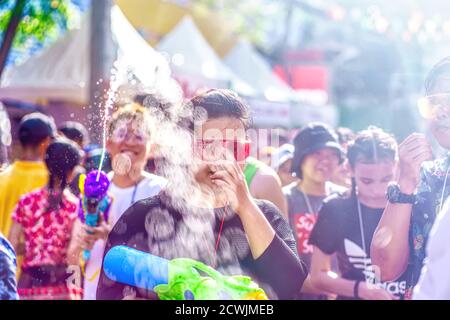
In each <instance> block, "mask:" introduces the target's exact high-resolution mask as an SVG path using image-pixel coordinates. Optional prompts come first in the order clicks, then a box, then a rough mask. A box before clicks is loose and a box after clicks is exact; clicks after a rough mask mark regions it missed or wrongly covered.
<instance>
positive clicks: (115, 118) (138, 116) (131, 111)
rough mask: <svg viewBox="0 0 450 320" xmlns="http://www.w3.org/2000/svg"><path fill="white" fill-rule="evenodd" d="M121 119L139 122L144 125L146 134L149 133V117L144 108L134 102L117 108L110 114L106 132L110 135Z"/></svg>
mask: <svg viewBox="0 0 450 320" xmlns="http://www.w3.org/2000/svg"><path fill="white" fill-rule="evenodd" d="M121 120H128V121H131V122H135V121H136V122H141V123H143V124H144V125H145V128H146V131H147V134H149V135H150V131H151V126H150V117H149V113H148V111H147V109H146V108H144V107H143V106H142V105H141V104H138V103H136V102H134V103H130V104H126V105H124V106H122V107H120V108H119V109H117V110H116V111H115V112H114V113H113V114H112V116H111V120H110V121H109V123H108V133H109V135H111V134H112V133H113V132H114V130H115V129H116V128H117V124H118V123H119V122H120V121H121Z"/></svg>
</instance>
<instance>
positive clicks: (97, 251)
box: [73, 103, 166, 300]
mask: <svg viewBox="0 0 450 320" xmlns="http://www.w3.org/2000/svg"><path fill="white" fill-rule="evenodd" d="M152 128H153V126H152V120H151V119H150V114H149V113H148V111H147V109H146V108H144V107H143V106H142V105H140V104H137V103H132V104H128V105H125V106H122V107H121V108H119V109H118V110H117V111H116V112H114V113H113V114H112V116H111V119H110V120H109V122H108V126H107V132H108V134H107V139H106V149H107V150H108V153H109V155H110V157H111V159H112V171H111V172H109V173H108V178H109V179H110V181H111V184H110V185H109V188H108V193H109V194H110V195H111V197H112V198H113V201H112V203H111V207H110V208H109V218H108V219H109V221H101V223H100V224H99V226H98V227H96V228H93V229H90V228H89V227H87V226H86V225H85V224H82V223H81V221H79V220H77V222H76V224H75V231H74V233H75V234H76V240H75V242H78V246H76V247H77V248H82V249H88V250H92V251H91V258H90V259H89V261H88V263H87V264H86V269H85V277H84V292H83V294H84V299H85V300H95V296H96V291H97V283H98V279H99V274H100V267H101V263H102V260H101V259H102V255H103V249H104V247H105V240H106V237H107V235H108V233H109V231H110V230H111V228H112V227H113V226H114V225H115V223H116V222H117V220H119V218H120V216H121V215H122V214H123V213H124V212H125V210H127V209H128V208H129V207H130V206H131V205H133V204H134V203H135V202H136V201H138V200H141V199H144V198H148V197H151V196H154V195H156V194H158V192H160V191H161V188H162V187H163V186H164V184H165V183H166V181H165V179H164V178H162V177H160V176H157V175H154V174H151V173H149V172H146V171H145V165H146V163H147V159H148V157H149V155H150V152H151V146H152V142H153V139H152V135H153V134H154V133H155V132H154V131H153V130H152ZM95 169H97V168H95ZM87 231H91V232H92V234H88V233H87ZM76 262H77V261H74V262H73V264H76Z"/></svg>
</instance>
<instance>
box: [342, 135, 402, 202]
mask: <svg viewBox="0 0 450 320" xmlns="http://www.w3.org/2000/svg"><path fill="white" fill-rule="evenodd" d="M397 157H398V146H397V142H396V140H395V138H394V137H393V136H392V135H390V134H388V133H386V132H384V131H383V130H382V129H380V128H377V127H375V126H369V127H368V128H367V129H366V130H363V131H360V132H358V133H357V134H356V137H355V139H354V140H353V141H351V142H350V143H349V145H348V149H347V158H348V162H349V164H350V167H351V168H352V169H354V168H355V165H356V163H357V162H363V163H371V164H375V163H377V162H379V161H382V160H392V161H394V160H396V159H397ZM351 193H352V194H356V182H355V178H353V177H352V187H351Z"/></svg>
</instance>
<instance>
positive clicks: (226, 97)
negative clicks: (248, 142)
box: [189, 89, 250, 131]
mask: <svg viewBox="0 0 450 320" xmlns="http://www.w3.org/2000/svg"><path fill="white" fill-rule="evenodd" d="M189 104H190V105H191V107H192V108H193V113H194V121H195V115H196V113H197V112H198V111H199V110H204V111H206V113H207V114H206V116H207V119H217V118H222V117H229V118H235V119H238V120H240V121H241V122H242V124H243V125H244V127H245V129H247V128H248V127H249V126H250V112H249V107H248V105H247V104H246V103H245V102H244V101H243V100H242V99H241V98H240V97H239V96H238V95H237V94H236V93H235V92H233V91H231V90H226V89H210V90H207V91H205V92H204V93H201V94H198V95H196V96H195V97H193V98H192V99H191V100H190V101H189ZM200 112H201V111H200ZM194 121H190V123H189V129H190V130H191V131H192V130H194Z"/></svg>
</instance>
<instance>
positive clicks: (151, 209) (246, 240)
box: [97, 89, 307, 300]
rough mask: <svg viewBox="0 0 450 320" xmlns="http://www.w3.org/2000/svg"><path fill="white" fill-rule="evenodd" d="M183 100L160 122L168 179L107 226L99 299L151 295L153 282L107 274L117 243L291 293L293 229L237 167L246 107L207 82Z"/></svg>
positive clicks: (245, 150) (278, 293)
mask: <svg viewBox="0 0 450 320" xmlns="http://www.w3.org/2000/svg"><path fill="white" fill-rule="evenodd" d="M185 107H186V109H185V110H190V112H184V111H183V112H178V114H184V115H185V116H183V118H184V120H183V119H179V120H178V121H176V123H178V124H173V123H164V120H163V119H160V121H158V125H159V126H158V127H157V130H156V131H157V132H158V133H159V134H160V136H161V137H160V138H159V137H158V138H157V139H158V141H159V144H160V145H159V146H158V152H159V153H161V154H160V155H158V156H163V157H164V158H165V159H166V161H164V163H163V164H162V165H163V167H161V168H160V171H161V172H163V174H162V175H163V176H164V177H166V178H167V185H166V187H165V188H164V189H163V190H162V191H161V192H160V193H159V194H158V195H157V196H154V197H151V198H148V199H144V200H141V201H138V202H137V203H135V204H134V205H133V206H131V207H130V208H129V209H128V210H127V211H126V212H125V213H124V214H123V215H122V216H121V218H120V219H119V221H118V222H117V223H116V225H115V226H114V228H113V229H112V231H111V233H110V234H109V236H108V240H107V244H106V249H105V255H104V257H103V267H102V271H101V275H100V281H99V286H98V289H97V299H105V300H111V299H157V297H156V296H155V292H154V290H153V288H148V287H139V286H138V285H137V284H136V285H131V284H129V283H128V284H127V283H121V282H120V281H116V279H117V278H116V277H114V276H113V277H111V276H110V277H108V276H107V273H106V272H105V265H106V263H105V260H106V259H105V256H106V255H107V254H108V252H109V250H110V249H111V248H113V247H116V246H126V247H129V248H132V249H136V250H138V251H142V252H145V253H150V254H152V255H155V256H158V257H160V258H164V259H168V260H171V259H176V258H190V259H193V260H196V261H199V262H202V263H204V264H206V265H208V266H210V267H212V268H214V269H216V270H217V271H219V272H220V273H222V274H225V275H237V276H239V275H246V276H250V277H251V278H252V279H253V281H255V282H256V283H257V284H258V285H259V286H260V287H262V288H263V289H264V290H265V293H266V295H267V296H268V297H269V298H278V299H291V298H294V297H295V294H296V293H297V292H299V291H300V288H301V286H302V284H303V281H304V279H305V278H306V275H307V271H306V268H305V265H304V264H303V263H302V262H301V261H300V259H299V257H298V255H297V250H296V244H295V239H294V236H293V234H292V231H291V230H290V228H289V224H288V222H287V221H286V220H285V219H284V218H283V217H282V214H281V213H280V211H279V209H277V207H276V206H275V205H273V204H272V203H270V202H268V201H265V200H256V199H254V198H253V197H252V196H251V194H250V191H249V189H248V186H247V184H246V182H245V178H244V174H243V172H242V168H243V167H244V165H245V159H246V157H248V155H249V146H250V142H249V141H248V140H247V135H246V128H247V125H248V123H249V110H248V106H247V105H246V104H245V103H244V102H243V101H242V100H241V99H240V98H239V96H237V95H236V94H235V93H234V92H232V91H229V90H222V89H212V90H209V91H207V92H205V93H202V94H199V95H197V96H195V97H194V98H192V99H191V100H190V103H187V104H185ZM189 114H191V115H192V116H189ZM164 137H165V139H166V140H161V139H164ZM163 142H164V143H163ZM127 260H129V259H127ZM121 267H122V266H115V267H114V268H115V269H120V268H121ZM123 268H124V269H123V270H122V271H123V272H126V271H127V270H129V269H128V268H127V267H123ZM161 268H164V265H163V263H161ZM131 277H132V278H133V277H134V278H136V279H143V280H145V279H146V280H145V281H144V282H146V283H147V282H148V283H151V280H150V279H152V274H150V273H148V272H139V268H136V269H134V271H132V274H131ZM219 293H220V292H219ZM191 298H194V299H196V298H195V296H194V297H192V296H191ZM211 298H214V297H211ZM224 299H225V297H224Z"/></svg>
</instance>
